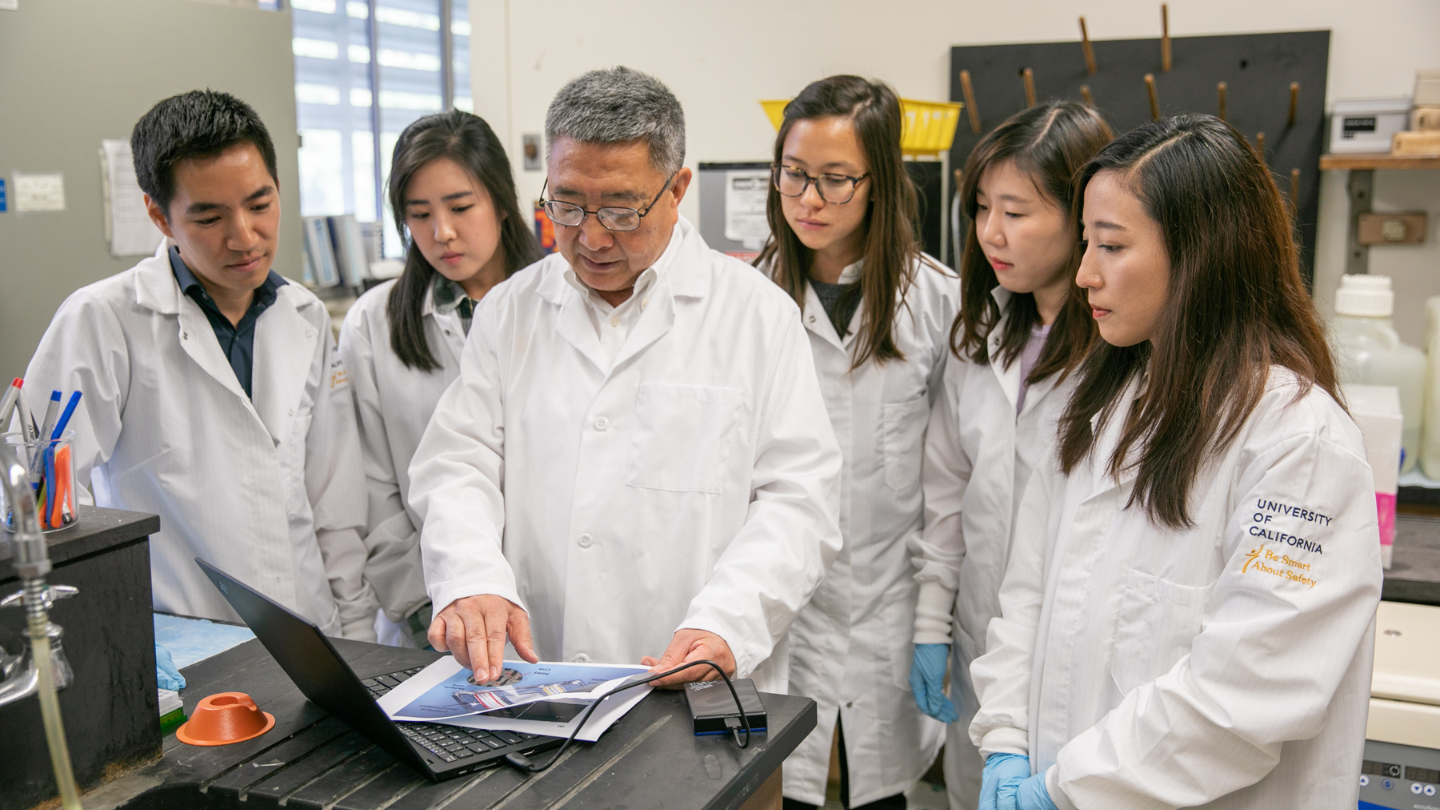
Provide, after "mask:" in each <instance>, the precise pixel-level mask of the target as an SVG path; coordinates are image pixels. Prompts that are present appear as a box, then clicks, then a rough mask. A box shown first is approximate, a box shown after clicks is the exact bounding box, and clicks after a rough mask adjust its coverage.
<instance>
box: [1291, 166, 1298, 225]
mask: <svg viewBox="0 0 1440 810" xmlns="http://www.w3.org/2000/svg"><path fill="white" fill-rule="evenodd" d="M1299 208H1300V170H1299V169H1291V170H1290V218H1291V219H1294V218H1295V212H1296V211H1297V210H1298V209H1299Z"/></svg>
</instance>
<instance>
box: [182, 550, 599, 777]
mask: <svg viewBox="0 0 1440 810" xmlns="http://www.w3.org/2000/svg"><path fill="white" fill-rule="evenodd" d="M195 562H196V563H197V564H198V565H199V566H200V569H201V570H203V571H204V572H205V575H206V576H207V577H209V578H210V581H211V582H213V583H215V587H216V588H218V589H220V593H221V594H222V595H224V597H225V598H226V599H227V600H228V601H229V602H230V606H231V607H233V608H235V612H236V613H239V614H240V618H242V619H244V620H245V624H247V625H249V626H250V629H251V630H252V631H254V633H255V637H256V638H258V639H260V643H261V644H263V645H265V649H267V650H269V651H270V655H272V656H274V658H275V660H276V661H277V662H279V664H280V668H281V669H283V670H285V674H286V675H289V676H290V680H292V681H294V682H295V685H296V686H298V687H300V691H301V692H302V693H304V695H305V697H307V698H309V699H310V700H311V701H312V702H314V703H315V704H316V705H318V706H319V707H320V708H322V709H324V710H325V711H327V712H329V713H330V714H331V715H332V716H334V717H337V718H339V719H340V720H341V721H342V722H344V723H345V724H346V725H348V726H350V728H352V729H354V730H355V731H357V732H359V733H360V734H362V735H364V736H365V737H366V738H367V739H369V740H370V742H372V743H374V744H375V745H377V746H379V747H381V748H383V749H385V750H386V751H387V752H389V753H390V755H391V756H393V757H395V758H396V759H398V760H400V761H401V762H404V763H406V764H408V765H409V766H410V767H412V768H414V769H415V770H417V771H419V772H420V773H422V774H425V775H426V776H428V777H430V778H431V779H432V780H434V781H436V782H439V781H441V780H445V779H453V778H455V777H457V776H464V775H465V774H467V773H473V772H475V771H478V770H480V769H482V768H486V767H489V766H491V765H495V764H498V763H500V762H503V761H504V760H505V756H506V755H507V754H513V753H522V754H531V753H535V752H538V751H545V750H548V749H551V748H554V747H556V746H558V745H560V744H561V743H562V742H564V740H563V739H562V738H559V737H545V736H537V735H534V734H519V733H516V732H510V731H482V730H479V729H469V728H460V727H458V726H447V725H442V724H440V723H407V722H398V721H395V720H391V719H390V717H389V715H387V714H385V710H384V709H381V708H380V706H379V704H377V703H376V702H375V699H376V698H378V697H380V696H381V695H383V694H385V693H386V692H389V691H390V690H391V689H393V688H395V687H396V686H399V685H400V683H401V682H402V681H404V680H406V679H408V678H410V677H411V676H413V675H415V674H416V673H418V672H420V670H422V669H424V667H414V668H411V669H404V670H400V671H399V672H391V673H388V674H386V675H381V676H379V677H376V678H366V679H363V680H362V679H361V678H359V677H358V676H356V675H355V672H354V670H352V669H350V665H349V664H347V663H345V659H344V658H342V657H341V656H340V654H339V653H338V652H336V650H335V647H334V645H332V644H331V643H330V639H328V638H326V637H325V634H324V633H321V632H320V628H319V627H316V626H315V625H314V624H313V623H311V622H309V621H307V620H306V619H304V618H302V617H300V616H298V615H296V614H295V613H294V612H293V611H291V610H289V609H288V608H286V607H285V606H283V605H280V604H278V603H276V602H274V601H272V600H271V599H269V598H268V597H266V596H264V595H262V594H260V593H258V592H256V591H255V589H253V588H251V587H249V586H248V585H245V584H244V583H242V582H240V581H239V580H237V579H235V578H234V577H232V576H230V575H229V574H226V573H225V572H223V571H221V570H220V569H218V568H216V567H215V566H213V565H210V564H209V563H207V562H205V561H204V560H202V559H200V558H198V557H197V558H195ZM537 705H538V704H537ZM562 705H563V704H562ZM517 708H521V707H517ZM563 708H564V709H565V710H566V711H565V712H562V713H569V714H573V713H574V712H575V711H578V709H575V708H573V707H569V706H564V707H563ZM541 711H542V710H540V709H537V710H536V712H535V713H540V712H541ZM505 716H515V713H513V712H512V713H507V714H506V715H505Z"/></svg>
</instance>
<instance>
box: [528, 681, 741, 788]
mask: <svg viewBox="0 0 1440 810" xmlns="http://www.w3.org/2000/svg"><path fill="white" fill-rule="evenodd" d="M702 665H708V666H709V667H710V668H711V669H714V670H715V671H716V672H717V673H719V675H720V678H721V679H722V680H724V681H725V686H727V687H728V688H729V689H730V696H731V697H732V698H734V699H735V708H736V709H737V710H739V712H740V721H741V722H742V723H744V725H745V742H743V743H742V742H740V728H739V727H738V726H737V727H733V728H731V730H730V731H731V734H732V735H734V737H735V744H736V745H738V746H740V747H741V748H748V747H750V716H749V715H747V714H745V707H744V706H743V705H742V704H741V703H740V695H739V693H737V692H736V691H735V684H733V683H731V682H730V676H729V675H726V674H725V670H723V669H721V668H720V665H719V664H717V663H715V662H714V661H691V662H690V663H688V664H681V665H680V666H678V667H676V668H674V669H672V670H670V671H668V672H660V673H657V674H655V675H651V676H649V677H646V678H642V679H641V680H638V681H631V682H630V683H627V684H625V685H624V686H618V687H616V688H614V689H612V690H610V691H609V692H606V693H605V694H604V695H603V696H601V697H600V699H599V700H595V701H592V702H591V703H590V706H589V707H588V708H586V709H585V713H584V714H583V715H581V716H580V722H579V723H576V724H575V730H574V731H572V732H570V736H569V737H567V738H566V739H565V742H564V743H562V744H561V745H560V747H559V748H557V749H556V750H555V753H554V754H551V755H550V759H549V761H547V762H546V763H545V764H544V765H537V764H535V763H534V762H531V761H530V758H529V757H527V756H525V755H524V754H521V753H518V752H517V753H514V754H506V755H505V761H506V762H508V763H510V764H511V765H513V766H515V767H516V768H519V769H520V770H522V771H528V772H529V773H539V772H541V771H543V770H545V769H546V768H548V767H550V766H551V765H554V764H555V762H556V760H558V759H560V755H561V754H563V753H565V749H566V748H569V747H570V743H572V742H575V735H577V734H579V733H580V729H582V728H584V727H585V721H587V720H589V719H590V715H592V714H594V713H595V709H596V708H597V707H599V705H600V702H601V701H603V700H605V699H606V698H608V697H610V696H611V695H616V694H619V693H621V692H624V691H625V690H626V689H633V688H635V687H637V686H643V685H645V684H647V683H650V682H651V681H658V680H660V679H661V678H668V677H670V676H671V675H674V674H675V673H677V672H684V671H685V670H687V669H689V668H691V667H698V666H702ZM726 725H727V726H728V725H729V720H727V721H726Z"/></svg>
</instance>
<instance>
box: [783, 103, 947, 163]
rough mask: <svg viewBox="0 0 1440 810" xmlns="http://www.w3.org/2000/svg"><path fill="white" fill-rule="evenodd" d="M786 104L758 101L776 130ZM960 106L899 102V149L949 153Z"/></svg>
mask: <svg viewBox="0 0 1440 810" xmlns="http://www.w3.org/2000/svg"><path fill="white" fill-rule="evenodd" d="M789 103H790V100H789V99H778V100H770V101H761V102H760V106H761V107H764V108H765V115H767V116H769V118H770V123H771V124H772V125H773V126H774V127H775V129H776V130H777V131H778V130H779V129H780V124H781V122H783V121H784V120H785V105H786V104H789ZM962 106H964V105H962V104H960V103H958V102H949V101H916V100H914V99H909V98H902V99H900V114H901V115H902V116H904V118H905V129H904V134H903V135H901V138H900V150H901V151H902V152H904V153H905V154H907V155H938V154H940V153H941V152H946V151H949V149H950V145H951V144H952V143H954V142H955V125H956V124H958V123H960V108H961V107H962Z"/></svg>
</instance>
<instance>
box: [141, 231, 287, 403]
mask: <svg viewBox="0 0 1440 810" xmlns="http://www.w3.org/2000/svg"><path fill="white" fill-rule="evenodd" d="M170 269H171V270H173V271H175V280H176V281H177V282H179V283H180V289H181V291H182V292H184V293H185V294H186V295H188V296H190V297H191V298H193V299H194V300H195V303H197V304H199V305H200V311H201V312H204V313H205V318H206V319H207V320H209V321H210V326H211V328H212V329H214V330H215V338H216V339H217V340H219V341H220V351H221V352H223V353H224V354H225V358H226V359H227V360H229V361H230V368H232V369H234V370H235V379H237V380H239V381H240V387H241V388H243V389H245V396H247V397H249V396H251V393H250V382H251V380H252V379H253V378H254V373H253V372H254V369H255V322H256V321H258V320H259V319H260V313H262V312H264V311H265V310H267V309H269V308H270V305H271V304H273V303H275V291H276V290H278V289H280V288H281V287H283V286H285V285H286V284H287V283H288V282H286V281H285V279H284V278H282V277H281V276H280V274H279V273H277V272H275V271H274V270H271V271H270V275H269V276H267V277H266V278H265V283H264V284H261V285H260V287H259V289H257V290H255V297H254V298H252V299H250V308H249V309H247V310H245V315H244V317H242V318H241V319H240V323H238V324H232V323H230V319H229V318H227V317H225V315H224V313H222V312H221V311H220V307H219V306H217V305H216V304H215V300H214V299H213V298H211V297H210V294H209V293H207V292H205V287H204V286H203V285H201V284H200V280H199V279H197V278H195V274H194V273H192V272H190V268H189V267H186V266H185V262H183V261H181V259H180V248H178V247H174V246H171V248H170Z"/></svg>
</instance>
